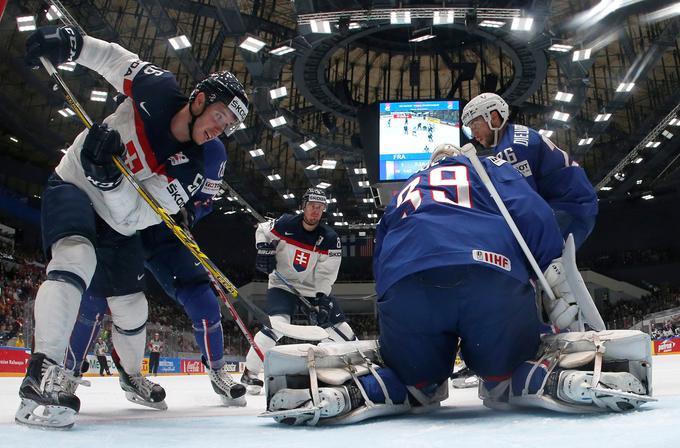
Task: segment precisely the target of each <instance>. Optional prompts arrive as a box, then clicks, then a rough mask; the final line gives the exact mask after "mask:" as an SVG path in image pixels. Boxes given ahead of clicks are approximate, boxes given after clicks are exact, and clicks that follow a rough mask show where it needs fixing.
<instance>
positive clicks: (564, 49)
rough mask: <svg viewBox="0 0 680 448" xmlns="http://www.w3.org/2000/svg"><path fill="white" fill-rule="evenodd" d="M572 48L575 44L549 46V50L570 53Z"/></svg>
mask: <svg viewBox="0 0 680 448" xmlns="http://www.w3.org/2000/svg"><path fill="white" fill-rule="evenodd" d="M572 48H574V46H573V45H565V44H552V45H551V46H549V47H548V51H555V52H557V53H568V52H570V51H571V49H572Z"/></svg>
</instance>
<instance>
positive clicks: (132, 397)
mask: <svg viewBox="0 0 680 448" xmlns="http://www.w3.org/2000/svg"><path fill="white" fill-rule="evenodd" d="M125 398H127V399H128V401H130V402H132V403H134V404H138V405H141V406H146V407H148V408H152V409H157V410H159V411H166V410H167V409H168V405H167V404H166V403H165V400H163V401H159V402H158V403H155V402H153V401H147V400H144V399H143V398H141V397H140V396H139V395H137V394H134V393H132V392H125Z"/></svg>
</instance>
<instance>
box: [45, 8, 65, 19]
mask: <svg viewBox="0 0 680 448" xmlns="http://www.w3.org/2000/svg"><path fill="white" fill-rule="evenodd" d="M62 16H63V14H62V13H61V11H59V8H57V7H56V6H54V5H52V6H50V9H48V10H47V13H46V14H45V17H47V20H49V21H50V22H51V21H53V20H57V19H58V18H60V17H62Z"/></svg>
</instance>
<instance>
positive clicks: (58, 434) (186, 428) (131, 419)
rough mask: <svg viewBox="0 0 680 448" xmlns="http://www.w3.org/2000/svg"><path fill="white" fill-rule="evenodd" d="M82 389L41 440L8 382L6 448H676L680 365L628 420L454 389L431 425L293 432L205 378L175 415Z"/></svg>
mask: <svg viewBox="0 0 680 448" xmlns="http://www.w3.org/2000/svg"><path fill="white" fill-rule="evenodd" d="M90 379H91V380H92V387H90V388H86V387H80V388H79V390H78V396H79V397H80V398H81V402H82V406H81V412H80V414H79V416H78V420H77V422H76V425H75V426H74V428H73V429H72V430H70V431H41V430H36V429H31V428H26V427H23V426H19V425H17V424H15V423H14V412H15V411H16V409H17V406H18V405H19V398H18V395H17V391H18V388H19V383H20V382H21V379H20V378H0V446H2V447H5V448H14V447H16V448H18V447H20V446H30V447H40V448H53V447H54V448H57V447H59V448H60V447H69V448H75V447H85V446H87V447H116V448H118V447H135V448H137V447H152V446H154V447H178V448H179V447H181V448H185V447H194V446H195V447H202V448H205V447H210V446H215V447H231V446H238V447H240V448H254V447H269V448H285V447H305V448H316V447H318V448H326V447H340V446H342V447H351V448H354V447H356V448H359V447H370V448H380V447H409V448H412V447H449V448H453V447H460V448H472V447H482V448H492V447H521V448H529V447H546V448H558V447H569V448H587V447H614V448H622V447H640V446H655V447H668V446H678V442H679V441H680V429H678V426H676V425H678V422H680V356H678V355H670V356H656V357H654V394H655V396H656V397H657V398H658V399H659V401H658V402H656V403H649V404H647V405H645V406H644V407H643V409H642V410H639V411H635V412H630V413H625V414H598V415H577V416H571V415H561V414H557V413H554V412H550V411H542V410H535V411H534V410H530V411H517V412H508V413H505V412H496V411H491V410H488V409H486V408H484V407H483V406H482V405H481V402H480V401H479V400H478V399H477V393H476V389H451V396H450V397H449V399H448V400H447V401H445V402H444V404H443V406H442V408H441V409H439V410H438V411H435V412H433V413H430V414H426V415H410V416H401V417H397V418H391V419H390V418H386V419H382V420H374V421H369V422H365V423H363V424H358V425H353V426H335V427H321V428H308V427H287V426H283V425H279V424H276V423H274V421H273V420H271V419H264V418H258V417H257V415H258V414H259V413H260V412H262V411H263V410H264V405H265V400H264V396H262V395H261V396H256V397H252V396H248V405H247V406H246V407H244V408H225V407H222V406H221V404H220V400H219V398H218V397H217V395H215V393H214V392H213V391H212V388H211V387H210V381H209V380H208V378H207V376H203V375H196V376H161V377H157V378H155V380H157V381H158V382H159V383H160V384H162V385H163V387H165V389H166V391H167V393H168V398H167V400H166V401H167V403H168V408H169V409H168V410H167V411H165V412H163V411H156V410H153V409H149V408H143V407H140V406H138V405H134V404H132V403H130V402H128V401H127V400H126V399H125V397H124V394H123V392H122V391H121V390H120V388H119V386H118V379H117V378H116V377H103V378H100V377H94V378H90Z"/></svg>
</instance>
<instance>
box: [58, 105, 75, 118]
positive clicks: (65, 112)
mask: <svg viewBox="0 0 680 448" xmlns="http://www.w3.org/2000/svg"><path fill="white" fill-rule="evenodd" d="M57 112H59V115H61V116H62V117H64V118H68V117H72V116H74V115H75V114H76V113H75V112H73V111H72V110H71V108H69V107H65V108H63V109H59V110H58V111H57Z"/></svg>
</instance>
